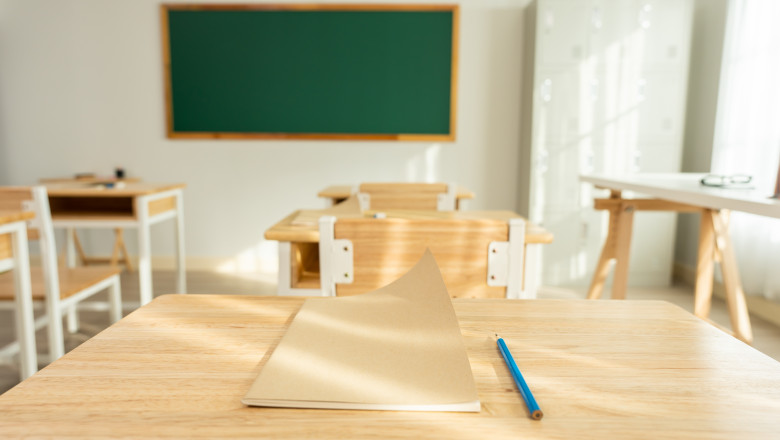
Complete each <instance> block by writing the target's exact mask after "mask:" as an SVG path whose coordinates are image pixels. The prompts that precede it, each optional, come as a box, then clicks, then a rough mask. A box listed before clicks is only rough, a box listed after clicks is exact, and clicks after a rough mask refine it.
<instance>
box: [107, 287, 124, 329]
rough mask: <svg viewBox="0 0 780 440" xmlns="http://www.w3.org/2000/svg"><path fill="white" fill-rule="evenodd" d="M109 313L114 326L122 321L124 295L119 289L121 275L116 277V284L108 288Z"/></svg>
mask: <svg viewBox="0 0 780 440" xmlns="http://www.w3.org/2000/svg"><path fill="white" fill-rule="evenodd" d="M108 313H109V318H110V319H111V323H112V324H113V323H115V322H117V321H119V320H120V319H122V293H121V290H120V287H119V275H115V276H114V282H113V283H111V286H109V287H108Z"/></svg>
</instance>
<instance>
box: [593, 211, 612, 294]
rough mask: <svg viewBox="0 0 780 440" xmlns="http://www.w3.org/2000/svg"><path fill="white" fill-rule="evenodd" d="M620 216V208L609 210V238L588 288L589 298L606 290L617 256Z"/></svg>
mask: <svg viewBox="0 0 780 440" xmlns="http://www.w3.org/2000/svg"><path fill="white" fill-rule="evenodd" d="M619 217H620V212H619V211H618V210H613V209H610V210H609V229H607V239H606V240H605V241H604V247H602V248H601V256H600V257H599V262H598V263H597V264H596V270H595V271H594V272H593V281H591V283H590V289H588V299H599V298H600V297H601V293H602V292H603V291H604V283H605V282H606V281H607V276H608V275H609V265H610V263H611V262H612V259H613V258H615V236H616V235H617V222H618V218H619Z"/></svg>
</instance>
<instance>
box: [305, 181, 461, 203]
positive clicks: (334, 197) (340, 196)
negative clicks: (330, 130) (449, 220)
mask: <svg viewBox="0 0 780 440" xmlns="http://www.w3.org/2000/svg"><path fill="white" fill-rule="evenodd" d="M354 192H355V186H354V185H331V186H329V187H327V188H325V189H323V190H322V191H320V192H318V193H317V197H322V198H325V199H330V204H331V205H336V204H338V203H341V202H343V201H344V200H346V199H347V197H349V196H350V195H352V194H353V193H354ZM473 198H474V193H473V192H471V191H469V190H467V189H466V188H463V187H462V186H458V191H457V193H456V194H455V207H456V209H460V202H461V201H462V200H466V199H473Z"/></svg>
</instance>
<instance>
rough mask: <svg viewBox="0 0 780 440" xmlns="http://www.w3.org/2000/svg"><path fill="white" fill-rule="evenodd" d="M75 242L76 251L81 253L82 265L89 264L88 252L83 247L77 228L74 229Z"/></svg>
mask: <svg viewBox="0 0 780 440" xmlns="http://www.w3.org/2000/svg"><path fill="white" fill-rule="evenodd" d="M73 244H74V245H75V246H76V252H77V253H78V254H79V260H81V265H82V266H86V265H88V264H89V262H88V261H87V254H85V253H84V248H82V247H81V241H79V235H78V234H77V233H76V230H75V229H74V230H73Z"/></svg>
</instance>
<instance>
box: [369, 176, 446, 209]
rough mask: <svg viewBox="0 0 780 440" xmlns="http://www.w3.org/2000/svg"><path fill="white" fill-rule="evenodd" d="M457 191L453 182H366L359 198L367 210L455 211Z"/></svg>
mask: <svg viewBox="0 0 780 440" xmlns="http://www.w3.org/2000/svg"><path fill="white" fill-rule="evenodd" d="M457 191H458V186H457V185H455V184H452V183H451V184H447V183H362V184H360V186H359V187H358V190H357V196H358V200H360V206H361V208H362V209H363V210H369V209H370V210H382V209H413V210H436V211H453V210H455V209H456V205H457V203H456V201H457V197H456V196H457Z"/></svg>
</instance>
